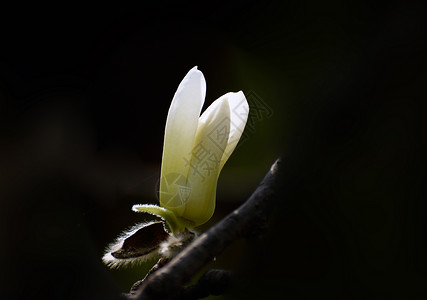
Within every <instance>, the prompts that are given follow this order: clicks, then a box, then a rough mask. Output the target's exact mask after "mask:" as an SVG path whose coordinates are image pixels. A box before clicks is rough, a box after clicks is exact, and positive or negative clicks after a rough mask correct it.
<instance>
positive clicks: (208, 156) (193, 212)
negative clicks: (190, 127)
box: [182, 99, 230, 226]
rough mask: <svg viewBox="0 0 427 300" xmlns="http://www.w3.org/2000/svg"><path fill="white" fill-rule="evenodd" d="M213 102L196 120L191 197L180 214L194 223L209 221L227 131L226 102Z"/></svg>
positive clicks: (227, 105)
mask: <svg viewBox="0 0 427 300" xmlns="http://www.w3.org/2000/svg"><path fill="white" fill-rule="evenodd" d="M213 105H214V106H213V107H212V108H211V107H209V108H208V109H207V110H206V111H205V112H204V113H203V115H202V116H201V117H200V120H199V127H198V129H197V133H196V139H195V142H194V148H193V151H192V159H191V169H190V170H189V174H188V184H189V187H190V196H189V198H188V201H187V202H186V204H185V211H184V213H183V214H182V217H183V218H185V219H187V220H191V221H193V222H194V223H195V224H196V226H198V225H201V224H203V223H205V222H206V221H207V220H209V219H210V217H211V216H212V214H213V212H214V209H215V195H216V185H217V181H218V174H219V171H220V162H221V158H222V156H223V153H224V150H225V149H226V146H227V142H228V137H229V131H230V107H229V104H228V101H226V100H225V99H218V100H217V101H215V103H214V104H213Z"/></svg>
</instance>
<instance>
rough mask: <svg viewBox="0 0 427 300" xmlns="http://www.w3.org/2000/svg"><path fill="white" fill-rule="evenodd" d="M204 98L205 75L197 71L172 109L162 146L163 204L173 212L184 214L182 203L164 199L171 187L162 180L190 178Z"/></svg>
mask: <svg viewBox="0 0 427 300" xmlns="http://www.w3.org/2000/svg"><path fill="white" fill-rule="evenodd" d="M205 95H206V81H205V78H204V76H203V73H202V72H200V71H199V70H197V67H194V68H193V69H191V70H190V71H189V72H188V73H187V75H186V76H185V77H184V79H183V80H182V81H181V83H180V85H179V86H178V89H177V91H176V93H175V95H174V97H173V100H172V103H171V106H170V108H169V112H168V117H167V120H166V129H165V138H164V144H163V157H162V171H161V181H160V204H161V205H162V206H164V207H166V208H169V209H171V210H173V211H175V210H177V209H178V210H182V209H183V207H180V206H181V205H182V203H171V201H169V200H170V199H168V197H166V196H165V195H167V194H168V191H167V189H168V187H167V186H166V185H165V180H163V179H164V178H165V176H168V175H170V174H176V176H179V175H183V176H186V175H187V173H188V169H189V163H188V161H189V159H190V157H191V150H192V147H193V144H194V138H195V135H196V130H197V126H198V119H199V116H200V111H201V109H202V106H203V103H204V99H205ZM172 176H173V175H172ZM165 191H166V194H165ZM162 193H163V196H162ZM172 202H173V201H172Z"/></svg>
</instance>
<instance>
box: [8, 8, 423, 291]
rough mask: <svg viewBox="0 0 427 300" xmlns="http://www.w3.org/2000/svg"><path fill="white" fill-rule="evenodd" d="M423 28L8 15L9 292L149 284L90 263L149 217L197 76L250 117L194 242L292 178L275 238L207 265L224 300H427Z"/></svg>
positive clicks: (282, 19) (172, 11)
mask: <svg viewBox="0 0 427 300" xmlns="http://www.w3.org/2000/svg"><path fill="white" fill-rule="evenodd" d="M423 18H424V15H423V11H422V9H421V6H420V5H416V4H414V3H403V2H401V3H394V2H389V3H387V4H381V5H378V4H372V3H370V2H368V1H350V2H345V3H342V2H341V1H328V2H324V1H323V2H320V1H319V2H317V1H286V2H283V3H281V2H280V3H279V2H273V1H265V2H262V3H260V2H255V1H248V2H245V3H243V2H232V3H221V2H219V3H217V4H215V5H214V4H203V5H202V4H200V3H193V2H181V3H179V4H174V5H172V6H171V5H168V4H167V3H159V4H154V5H153V4H151V5H150V6H145V7H144V6H143V7H138V8H136V7H135V8H126V9H125V8H124V7H105V6H100V7H96V8H92V7H90V8H89V7H87V6H81V7H77V6H72V5H70V6H69V7H65V6H64V7H63V6H61V7H59V6H46V7H40V6H37V7H28V6H26V7H25V8H24V7H18V8H13V9H12V8H10V9H9V8H7V9H2V12H1V17H0V36H1V47H0V136H1V139H0V205H1V209H0V234H1V239H2V242H1V245H0V249H1V250H0V254H1V260H0V270H1V271H0V276H1V277H0V283H1V290H0V292H1V293H2V294H4V295H8V296H9V297H10V298H16V299H36V298H43V299H87V298H91V297H92V298H97V299H101V298H104V299H108V298H112V299H115V298H116V295H118V294H119V293H120V292H122V291H127V290H128V288H129V287H130V285H131V284H132V283H133V282H134V281H136V280H138V279H140V278H141V277H142V276H143V274H144V272H145V271H146V269H147V268H149V264H148V265H147V266H142V267H136V268H131V269H130V270H120V271H110V270H108V269H107V268H106V267H105V266H104V265H103V264H102V262H101V260H100V258H101V256H102V253H103V249H104V247H105V246H106V244H108V243H109V242H111V241H112V240H113V239H114V238H115V236H117V235H118V234H119V233H120V232H121V231H122V230H123V229H125V228H126V227H129V226H131V225H133V224H135V223H136V222H140V221H143V220H145V219H147V217H146V216H144V215H140V214H136V213H133V212H132V211H131V210H130V208H131V206H132V205H133V204H136V203H148V202H152V203H155V202H156V184H157V180H158V177H159V171H160V164H161V151H162V141H163V130H164V124H165V120H166V114H167V110H168V107H169V104H170V101H171V99H172V97H173V94H174V92H175V90H176V87H177V86H178V84H179V82H180V81H181V79H182V78H183V76H184V75H185V73H186V72H187V71H188V70H189V69H190V68H192V67H193V66H195V65H197V66H198V67H199V69H200V70H202V71H203V73H204V74H205V77H206V80H207V87H208V91H207V100H206V103H207V104H209V103H210V102H212V101H213V100H215V99H216V98H217V97H219V96H221V95H222V94H224V93H226V92H229V91H237V90H243V91H244V92H245V94H246V95H247V97H248V100H249V103H250V106H251V116H250V120H249V122H248V125H247V128H246V132H245V135H244V139H243V140H242V142H241V144H240V146H239V148H238V149H236V152H235V153H234V154H233V156H232V157H231V158H230V161H229V162H228V163H227V165H226V167H225V168H224V170H223V172H222V174H221V177H220V181H219V185H218V201H217V210H216V212H215V215H214V217H213V219H212V220H211V221H210V222H209V223H208V224H206V226H205V227H204V228H208V227H209V226H211V225H212V224H214V223H215V222H217V221H218V220H219V219H220V218H221V217H222V216H224V215H225V214H226V213H228V212H229V211H230V210H231V209H233V208H234V207H237V206H238V205H239V203H241V202H242V201H244V200H245V199H246V198H247V197H248V196H249V195H250V193H251V192H252V191H253V189H254V188H255V187H256V185H257V183H258V182H259V181H260V180H261V179H262V177H263V174H264V173H265V172H266V171H267V170H268V168H269V166H270V165H271V164H272V163H273V161H274V160H275V158H276V157H278V156H279V155H282V157H283V159H284V162H285V163H284V166H285V167H286V172H285V176H284V177H283V179H282V180H283V184H282V187H283V189H282V190H281V191H280V194H279V196H278V207H277V208H276V209H275V218H273V219H272V223H271V224H270V229H269V231H268V233H267V236H266V238H265V239H264V240H262V241H259V240H255V241H254V240H248V241H239V242H237V243H236V244H235V245H233V246H232V247H230V248H229V249H227V251H226V252H225V253H224V255H222V256H221V257H218V259H217V261H216V262H215V263H213V264H212V266H213V267H224V268H232V269H235V270H238V271H239V273H238V274H239V276H238V280H237V281H236V282H235V284H234V288H233V289H232V290H231V291H230V298H231V299H239V298H241V299H252V298H253V299H258V298H260V297H264V298H266V299H269V298H272V297H273V296H276V297H277V296H278V295H279V296H281V297H282V298H283V299H318V298H327V299H427V274H426V272H427V260H426V255H425V254H426V250H427V244H426V242H427V241H426V234H427V233H426V223H425V219H426V216H427V209H426V205H425V198H426V190H425V188H424V186H425V181H426V176H425V153H426V143H425V138H424V136H425V129H426V124H425V120H424V119H425V117H426V112H427V111H426V104H425V100H426V94H425V82H426V76H425V68H426V53H427V52H426V50H427V49H426V43H425V39H426V34H427V30H426V26H425V23H424V22H423ZM205 107H206V106H205Z"/></svg>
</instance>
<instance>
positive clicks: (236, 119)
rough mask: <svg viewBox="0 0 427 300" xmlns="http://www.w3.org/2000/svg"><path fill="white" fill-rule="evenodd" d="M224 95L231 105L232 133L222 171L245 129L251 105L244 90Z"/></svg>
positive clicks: (222, 161) (225, 152)
mask: <svg viewBox="0 0 427 300" xmlns="http://www.w3.org/2000/svg"><path fill="white" fill-rule="evenodd" d="M223 97H226V98H227V100H228V104H229V106H230V135H229V137H228V142H227V147H226V148H225V151H224V154H223V156H222V158H221V163H220V168H219V170H220V172H221V170H222V167H224V164H225V163H226V162H227V160H228V158H229V157H230V155H231V153H233V151H234V148H236V146H237V143H238V142H239V140H240V137H241V136H242V133H243V131H244V130H245V126H246V121H247V120H248V115H249V105H248V102H247V101H246V97H245V95H244V94H243V92H242V91H239V92H237V93H227V94H225V95H224V96H223Z"/></svg>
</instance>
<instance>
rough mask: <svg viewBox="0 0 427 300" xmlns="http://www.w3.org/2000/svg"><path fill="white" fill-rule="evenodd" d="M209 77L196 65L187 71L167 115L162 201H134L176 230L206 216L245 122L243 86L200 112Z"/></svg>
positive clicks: (136, 208) (247, 109)
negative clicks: (154, 203) (157, 202)
mask: <svg viewBox="0 0 427 300" xmlns="http://www.w3.org/2000/svg"><path fill="white" fill-rule="evenodd" d="M205 95H206V82H205V78H204V76H203V73H202V72H200V71H199V70H198V69H197V67H194V68H193V69H191V70H190V71H189V72H188V73H187V75H186V76H185V77H184V79H183V80H182V82H181V83H180V85H179V86H178V90H177V91H176V93H175V96H174V97H173V100H172V103H171V106H170V108H169V113H168V116H167V120H166V129H165V137H164V147H163V158H162V169H161V180H160V205H161V207H159V206H155V205H135V206H134V207H133V210H134V211H143V212H148V213H152V214H155V215H158V216H160V217H162V218H163V219H165V221H166V222H167V223H168V225H169V227H170V229H171V230H172V232H174V233H177V232H180V231H183V230H185V228H193V227H195V226H199V225H201V224H203V223H205V222H207V221H208V220H209V219H210V218H211V216H212V214H213V212H214V209H215V198H216V186H217V181H218V177H219V174H220V172H221V169H222V168H223V166H224V164H225V163H226V161H227V160H228V158H229V157H230V155H231V153H232V152H233V150H234V148H235V147H236V145H237V142H238V141H239V139H240V137H241V135H242V132H243V130H244V128H245V125H246V121H247V118H248V114H249V106H248V103H247V101H246V98H245V95H244V94H243V92H242V91H239V92H237V93H227V94H225V95H223V96H222V97H220V98H219V99H217V100H216V101H214V102H213V103H212V104H211V105H210V106H209V107H208V108H207V109H206V110H205V111H204V113H203V114H202V115H201V116H200V113H201V110H202V106H203V103H204V99H205Z"/></svg>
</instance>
